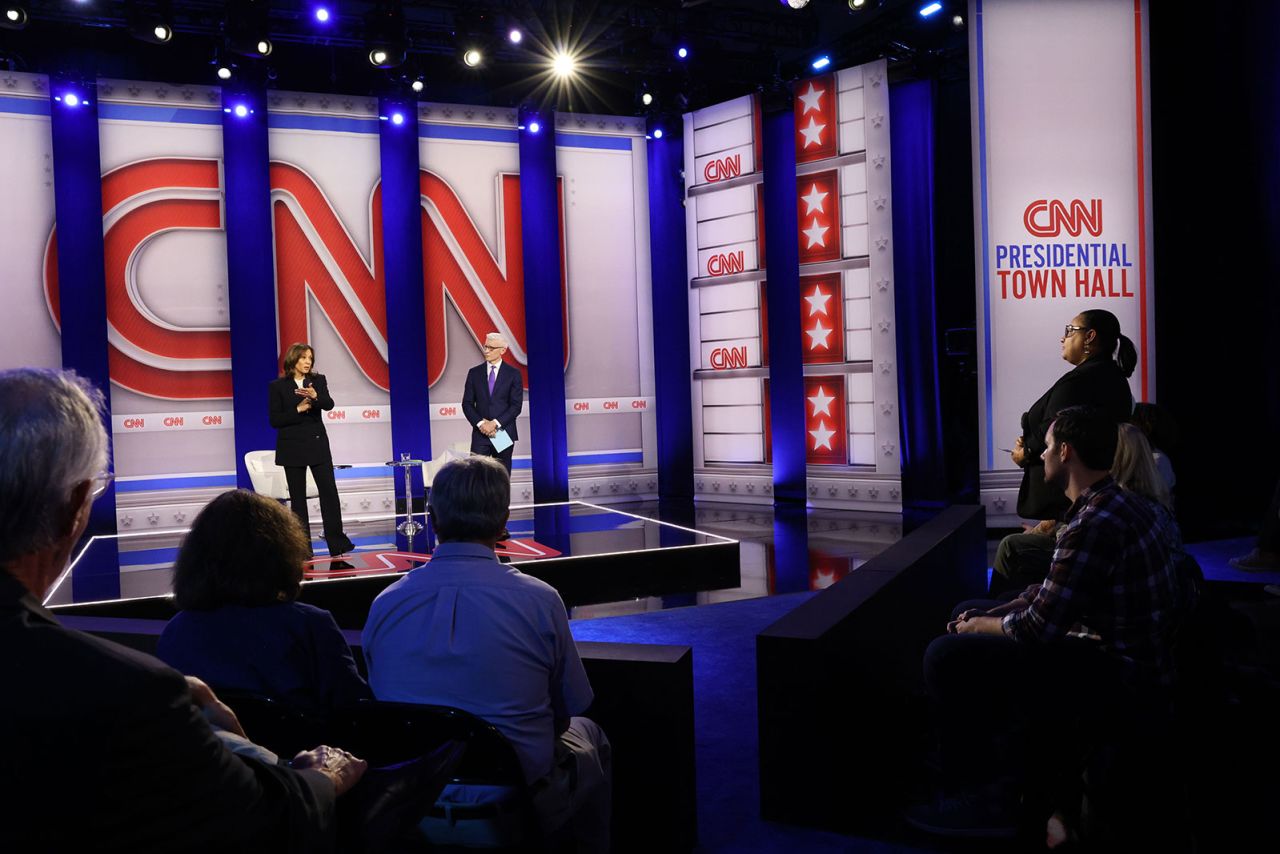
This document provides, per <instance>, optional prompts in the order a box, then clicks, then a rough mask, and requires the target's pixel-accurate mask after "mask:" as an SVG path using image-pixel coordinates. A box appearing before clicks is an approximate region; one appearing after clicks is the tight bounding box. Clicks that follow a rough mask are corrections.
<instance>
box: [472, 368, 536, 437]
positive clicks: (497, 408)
mask: <svg viewBox="0 0 1280 854" xmlns="http://www.w3.org/2000/svg"><path fill="white" fill-rule="evenodd" d="M522 409H524V382H522V381H521V379H520V372H519V371H518V370H516V369H515V368H513V367H511V366H510V365H508V364H507V363H506V362H499V363H498V376H497V377H496V378H495V380H494V383H493V395H492V396H490V395H489V363H488V362H481V363H480V364H478V365H476V366H475V367H474V368H472V369H471V370H470V371H468V372H467V386H466V388H465V389H463V392H462V414H463V415H465V416H466V417H467V422H468V423H470V424H471V450H472V452H473V453H477V454H489V455H492V454H493V442H490V441H489V437H488V436H486V435H485V434H483V433H481V432H480V430H479V428H477V427H476V422H477V421H484V420H487V419H493V420H494V421H497V422H498V424H499V425H501V427H502V429H503V430H506V431H507V435H508V436H510V437H511V441H513V442H514V441H515V440H516V439H519V438H520V434H519V433H517V432H516V419H517V418H518V417H520V411H521V410H522Z"/></svg>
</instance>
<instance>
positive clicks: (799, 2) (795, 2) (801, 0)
mask: <svg viewBox="0 0 1280 854" xmlns="http://www.w3.org/2000/svg"><path fill="white" fill-rule="evenodd" d="M782 2H783V3H785V4H787V5H788V6H790V7H791V8H792V9H803V8H804V7H805V6H808V5H809V0H782Z"/></svg>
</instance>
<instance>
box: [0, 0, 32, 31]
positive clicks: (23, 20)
mask: <svg viewBox="0 0 1280 854" xmlns="http://www.w3.org/2000/svg"><path fill="white" fill-rule="evenodd" d="M26 25H27V10H26V9H24V8H22V7H21V6H5V7H4V15H3V16H0V27H3V28H4V29H6V30H20V29H22V28H23V27H25V26H26Z"/></svg>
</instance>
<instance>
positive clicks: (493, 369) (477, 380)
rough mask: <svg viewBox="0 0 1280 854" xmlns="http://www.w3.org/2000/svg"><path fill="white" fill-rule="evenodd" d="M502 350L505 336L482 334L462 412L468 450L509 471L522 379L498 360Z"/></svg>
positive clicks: (512, 369)
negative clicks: (479, 357) (467, 425)
mask: <svg viewBox="0 0 1280 854" xmlns="http://www.w3.org/2000/svg"><path fill="white" fill-rule="evenodd" d="M506 353H507V339H506V338H503V337H502V336H501V335H499V334H498V333H497V332H490V333H489V334H488V335H486V336H485V337H484V362H482V363H481V364H479V365H476V366H475V367H474V368H472V369H471V370H470V371H468V372H467V385H466V388H464V389H463V391H462V413H463V414H464V415H465V416H466V417H467V421H468V422H470V424H471V453H473V454H482V455H484V456H486V457H497V459H498V462H500V463H502V467H503V468H505V469H506V470H507V474H508V475H510V474H511V455H512V453H514V451H513V445H514V443H515V441H516V440H517V439H519V438H520V434H519V433H518V432H517V430H516V419H517V418H519V417H520V411H521V410H522V409H523V408H524V382H523V381H522V380H521V379H520V371H518V370H517V369H516V368H514V367H512V366H511V365H508V364H507V363H506V362H504V361H502V357H503V356H505V355H506ZM504 434H505V437H506V438H507V439H510V442H511V444H507V443H506V442H505V441H504ZM495 441H496V442H497V444H498V445H502V446H503V447H502V449H501V450H499V449H498V447H497V445H495ZM504 539H505V538H504Z"/></svg>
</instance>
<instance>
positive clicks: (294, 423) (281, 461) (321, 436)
mask: <svg viewBox="0 0 1280 854" xmlns="http://www.w3.org/2000/svg"><path fill="white" fill-rule="evenodd" d="M302 382H303V384H304V385H311V386H315V390H316V399H315V400H314V401H313V402H312V405H311V409H309V410H307V411H306V412H298V402H299V401H301V400H302V398H301V397H299V396H298V395H297V394H295V393H294V392H295V391H296V389H297V388H298V384H297V383H296V382H295V381H294V379H293V377H292V376H284V377H280V378H279V379H278V380H272V382H271V385H270V386H269V387H268V388H269V390H270V395H271V396H270V400H269V402H268V406H267V411H268V412H269V413H270V416H271V426H272V427H274V428H276V465H278V466H320V465H332V464H333V456H332V455H331V454H330V452H329V435H328V434H327V433H325V431H324V416H323V415H322V414H321V412H322V411H326V410H329V409H333V398H332V397H330V396H329V384H328V383H326V382H325V379H324V374H317V373H314V372H313V373H310V374H307V376H306V377H305V378H304V379H303V381H302Z"/></svg>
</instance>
